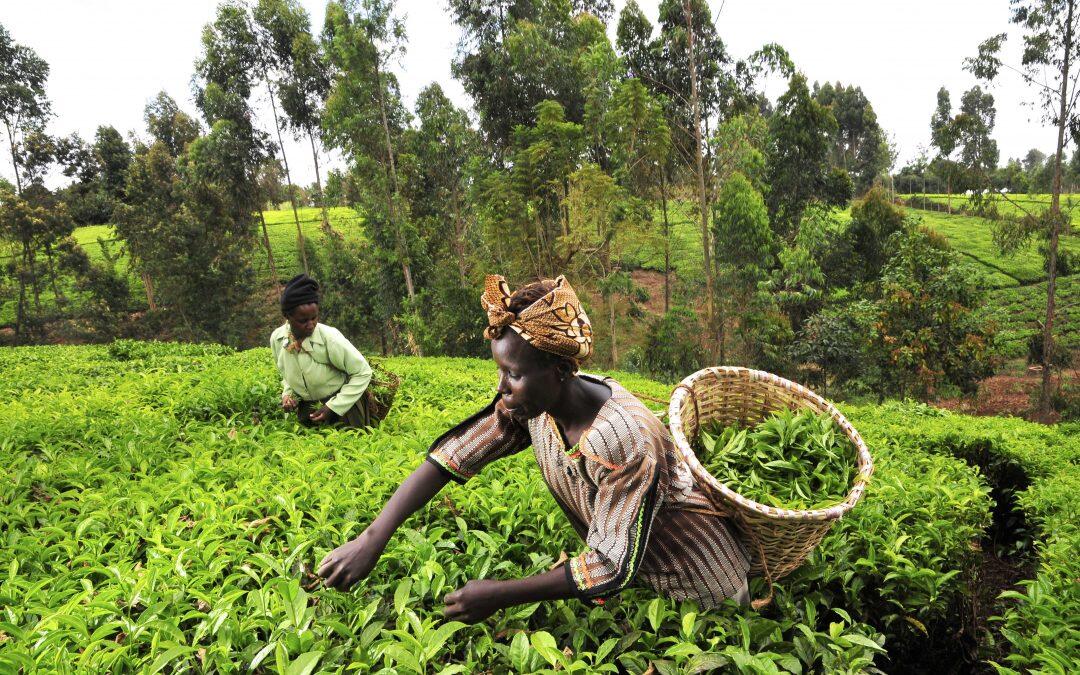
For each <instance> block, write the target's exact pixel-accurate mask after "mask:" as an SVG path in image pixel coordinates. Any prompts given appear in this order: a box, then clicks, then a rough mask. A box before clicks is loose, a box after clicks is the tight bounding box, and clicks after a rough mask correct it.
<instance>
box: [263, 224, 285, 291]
mask: <svg viewBox="0 0 1080 675" xmlns="http://www.w3.org/2000/svg"><path fill="white" fill-rule="evenodd" d="M259 220H260V221H262V233H263V246H265V247H266V258H267V259H268V260H269V261H270V278H271V279H273V280H274V283H275V284H280V283H281V277H279V276H278V273H277V265H275V264H274V251H273V249H271V248H270V235H269V234H268V233H267V231H266V216H264V215H263V212H262V209H259Z"/></svg>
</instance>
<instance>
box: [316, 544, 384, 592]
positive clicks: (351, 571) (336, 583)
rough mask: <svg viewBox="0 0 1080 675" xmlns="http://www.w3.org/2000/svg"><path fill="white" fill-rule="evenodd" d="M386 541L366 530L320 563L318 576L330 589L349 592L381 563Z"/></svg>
mask: <svg viewBox="0 0 1080 675" xmlns="http://www.w3.org/2000/svg"><path fill="white" fill-rule="evenodd" d="M384 548H386V541H385V540H383V539H380V538H378V537H375V536H373V535H372V534H371V533H370V530H364V531H363V532H362V533H361V534H360V536H359V537H357V538H356V539H353V540H352V541H350V542H348V543H346V544H342V545H341V546H338V547H337V548H335V549H334V550H333V551H330V553H328V554H327V555H326V557H325V558H323V560H322V562H321V563H319V571H318V572H317V574H318V575H319V576H320V577H322V578H323V579H325V581H324V582H323V583H324V585H325V586H327V587H329V588H336V589H337V590H339V591H347V590H349V589H350V588H352V585H353V584H355V583H356V582H357V581H361V580H362V579H365V578H366V577H367V575H369V574H371V570H373V569H375V564H376V563H377V562H379V557H380V556H381V555H382V552H383V549H384Z"/></svg>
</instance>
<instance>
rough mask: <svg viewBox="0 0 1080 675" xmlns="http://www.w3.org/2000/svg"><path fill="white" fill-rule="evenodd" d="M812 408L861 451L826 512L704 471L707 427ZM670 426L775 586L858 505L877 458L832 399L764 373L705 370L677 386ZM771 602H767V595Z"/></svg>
mask: <svg viewBox="0 0 1080 675" xmlns="http://www.w3.org/2000/svg"><path fill="white" fill-rule="evenodd" d="M802 408H809V409H811V410H813V411H815V412H817V413H821V414H825V415H828V416H829V417H832V418H833V420H835V421H836V424H837V425H838V426H839V427H840V428H841V429H842V430H843V432H844V435H845V436H847V437H848V438H849V439H851V442H852V443H854V445H855V448H856V449H857V452H858V457H857V466H858V471H857V473H856V477H855V481H854V483H853V485H852V487H851V492H849V493H848V496H847V498H846V499H845V500H844V501H842V502H840V503H839V504H836V505H834V506H830V507H829V508H827V509H815V510H795V509H778V508H775V507H772V506H766V505H765V504H759V503H758V502H755V501H753V500H751V499H747V498H746V497H743V496H742V495H740V494H738V493H737V492H734V491H733V490H731V489H730V488H728V487H727V486H726V485H724V484H723V483H721V482H720V481H718V480H717V479H716V478H715V477H713V476H712V475H711V474H709V472H708V471H706V470H705V467H703V466H702V465H701V462H700V461H698V458H697V455H695V454H694V450H693V441H695V440H696V439H697V434H698V430H699V428H700V426H701V424H702V423H703V422H704V423H709V422H720V423H721V424H724V425H731V424H738V425H740V426H742V427H748V426H752V425H755V424H757V423H758V422H760V421H762V420H763V419H765V418H766V417H767V416H768V415H769V414H770V413H773V412H776V411H779V410H784V409H788V410H799V409H802ZM668 417H669V420H670V422H669V426H670V429H671V435H672V437H673V438H674V440H675V446H676V447H677V448H678V450H679V457H680V458H681V459H682V461H683V462H685V463H686V464H687V466H688V467H689V468H690V471H691V472H692V473H693V474H694V477H695V478H696V479H697V481H698V483H699V484H700V485H701V486H702V487H703V489H704V490H705V493H706V494H707V495H708V496H709V499H710V500H711V501H712V503H713V505H714V506H715V507H716V509H717V510H718V511H719V512H721V513H723V514H724V515H727V516H729V517H731V519H732V520H733V521H734V523H735V525H736V526H738V528H739V530H740V531H741V532H742V534H743V535H744V537H746V539H747V540H748V541H749V543H750V545H749V546H748V547H747V548H748V549H749V550H750V555H751V558H752V564H751V568H750V575H751V576H763V577H765V579H766V581H767V582H768V584H769V588H770V594H769V597H770V599H771V597H772V591H771V589H772V582H773V581H774V580H777V579H781V578H783V577H784V576H785V575H787V574H789V573H790V572H791V571H792V570H794V569H795V568H797V567H798V566H799V565H801V564H802V563H803V561H805V560H806V557H807V556H808V555H810V552H811V551H812V550H813V549H814V547H815V546H817V545H818V542H820V541H821V539H822V537H824V536H825V533H826V532H828V531H829V528H830V527H831V526H832V524H833V521H835V520H837V519H838V518H840V517H841V516H843V515H844V514H845V513H847V512H848V511H850V510H851V508H852V507H853V506H855V504H856V502H858V501H859V499H860V498H861V497H862V495H863V491H864V490H865V489H866V484H867V481H869V479H870V474H872V473H873V472H874V462H873V460H872V459H871V458H870V452H869V450H867V448H866V443H864V442H863V439H862V437H861V436H860V435H859V432H858V431H856V430H855V427H853V426H851V423H850V422H848V421H847V419H845V418H844V416H843V415H842V414H840V411H838V410H837V409H836V408H835V407H833V406H832V404H830V403H829V402H828V401H826V400H825V399H823V398H821V397H820V396H818V395H817V394H815V393H814V392H812V391H810V390H809V389H807V388H806V387H803V386H801V385H798V384H795V383H794V382H791V381H789V380H785V379H784V378H782V377H778V376H776V375H773V374H771V373H766V372H762V371H760V370H750V369H748V368H736V367H730V366H725V367H714V368H705V369H704V370H699V371H698V372H696V373H694V374H693V375H690V376H689V377H687V378H686V379H684V380H683V381H682V382H681V383H680V384H679V385H677V386H676V388H675V391H674V393H673V394H672V396H671V401H670V403H669V405H668ZM766 602H767V600H766Z"/></svg>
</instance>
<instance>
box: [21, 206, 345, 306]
mask: <svg viewBox="0 0 1080 675" xmlns="http://www.w3.org/2000/svg"><path fill="white" fill-rule="evenodd" d="M297 215H298V216H299V218H300V225H301V227H302V228H303V231H304V237H305V238H307V239H310V240H311V244H312V245H313V246H315V247H316V248H319V247H322V246H325V242H326V238H325V235H324V234H323V233H322V229H321V226H322V212H321V210H320V209H317V208H312V207H305V208H301V209H298V211H297ZM329 215H330V224H331V226H333V227H334V229H335V230H337V231H338V232H339V233H341V234H342V235H344V236H346V237H349V238H354V239H362V238H363V237H364V234H363V225H362V224H363V219H362V217H361V216H360V215H359V214H358V213H357V212H356V211H355V210H354V209H351V208H346V207H334V208H331V209H329ZM263 217H264V218H265V219H266V231H267V235H268V238H269V239H270V248H271V250H272V251H273V252H274V262H275V264H276V266H277V271H278V276H279V277H281V278H282V279H288V278H290V277H292V276H293V275H295V274H297V273H299V272H301V271H303V267H302V265H301V261H300V254H299V249H298V248H297V242H296V223H295V222H294V221H293V214H292V210H291V209H279V210H272V211H264V212H263ZM257 234H258V241H257V244H258V247H257V249H256V250H255V251H254V253H253V257H252V261H253V265H254V268H255V274H256V277H257V278H258V279H259V280H260V281H261V282H264V283H269V282H270V280H271V277H272V275H271V273H270V262H269V259H268V257H267V255H266V248H265V247H264V245H263V239H262V226H261V224H260V225H259V227H258V232H257ZM72 237H73V238H74V239H75V242H76V243H77V244H78V245H79V246H80V247H81V248H82V249H83V250H84V251H86V254H87V256H88V257H89V258H90V260H91V261H93V262H97V263H101V262H104V260H105V255H106V254H105V251H108V255H110V256H113V257H115V259H116V269H117V270H118V271H120V272H124V273H127V278H128V283H129V285H130V293H131V306H132V308H143V307H145V306H146V299H145V293H146V292H145V290H144V289H143V282H142V279H141V278H140V277H139V276H138V275H137V274H133V273H129V272H128V257H127V255H126V253H125V252H124V251H123V248H122V244H123V242H122V241H121V240H119V239H117V237H116V231H115V230H114V229H113V227H112V226H111V225H89V226H86V227H79V228H76V229H75V232H74V233H73V234H72ZM102 246H104V247H105V251H103V250H102ZM60 290H61V293H63V294H64V295H65V296H66V299H67V300H68V301H71V302H74V303H75V304H76V305H77V306H81V305H80V303H81V302H82V300H81V298H80V296H81V295H82V294H81V293H80V292H79V291H78V290H76V289H75V288H72V287H71V286H70V284H68V287H64V288H61V289H60ZM41 301H42V305H43V306H44V307H46V308H54V307H56V306H57V303H56V297H55V296H54V294H53V292H52V290H51V289H49V288H43V289H42V293H41ZM15 312H16V300H14V299H13V300H7V301H4V302H0V325H8V324H13V323H14V322H15Z"/></svg>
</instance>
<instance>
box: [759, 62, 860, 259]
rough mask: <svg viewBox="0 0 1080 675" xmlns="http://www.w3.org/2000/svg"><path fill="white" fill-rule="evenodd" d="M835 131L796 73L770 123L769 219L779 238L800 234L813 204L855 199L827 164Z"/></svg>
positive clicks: (832, 121)
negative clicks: (800, 227)
mask: <svg viewBox="0 0 1080 675" xmlns="http://www.w3.org/2000/svg"><path fill="white" fill-rule="evenodd" d="M837 130H838V126H837V123H836V118H835V117H834V116H833V114H832V112H831V111H830V110H829V109H828V108H826V107H824V106H823V105H821V104H820V103H818V102H817V101H816V100H814V98H813V97H812V96H811V95H810V90H809V89H808V88H807V86H806V77H805V76H803V75H801V74H796V75H794V76H793V77H792V78H791V80H790V82H789V83H788V90H787V91H786V92H785V93H784V94H783V95H782V96H780V98H779V99H778V100H777V102H776V112H775V113H773V115H772V117H771V118H770V119H769V145H768V150H767V152H766V166H767V176H768V183H769V188H770V189H769V194H768V205H769V219H770V221H771V222H772V227H773V229H774V230H775V231H776V232H777V234H779V235H780V236H782V237H785V238H791V237H794V235H795V234H797V233H798V230H799V223H800V221H801V220H802V215H803V211H805V210H806V207H807V206H808V205H809V204H810V203H811V202H814V201H817V202H821V203H823V204H826V205H834V206H839V205H842V204H845V203H846V202H847V201H848V199H850V198H851V193H852V189H853V187H852V183H851V179H850V178H849V177H848V175H847V172H846V171H844V170H843V169H831V168H830V166H829V162H828V156H829V151H830V148H831V144H832V137H833V135H834V134H836V133H837Z"/></svg>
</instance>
